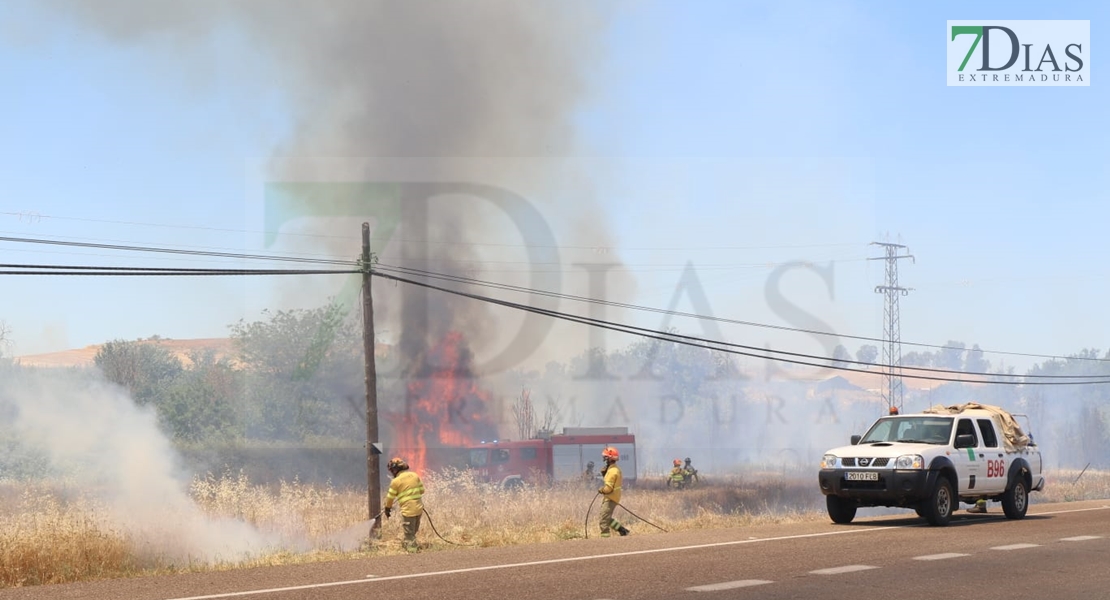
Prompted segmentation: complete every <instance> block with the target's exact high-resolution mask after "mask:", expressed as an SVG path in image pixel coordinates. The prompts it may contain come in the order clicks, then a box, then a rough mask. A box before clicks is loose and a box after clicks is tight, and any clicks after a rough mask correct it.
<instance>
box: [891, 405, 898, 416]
mask: <svg viewBox="0 0 1110 600" xmlns="http://www.w3.org/2000/svg"><path fill="white" fill-rule="evenodd" d="M890 414H892V415H896V414H898V407H897V406H893V405H892V406H891V407H890Z"/></svg>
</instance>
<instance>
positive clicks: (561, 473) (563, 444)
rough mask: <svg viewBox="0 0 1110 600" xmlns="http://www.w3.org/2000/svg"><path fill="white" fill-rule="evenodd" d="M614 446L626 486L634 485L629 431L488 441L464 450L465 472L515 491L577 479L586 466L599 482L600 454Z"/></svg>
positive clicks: (580, 430) (573, 431) (578, 430)
mask: <svg viewBox="0 0 1110 600" xmlns="http://www.w3.org/2000/svg"><path fill="white" fill-rule="evenodd" d="M606 446H613V447H615V448H616V449H617V451H618V452H620V455H621V458H620V462H619V463H617V464H618V465H619V466H620V468H621V473H622V474H623V475H624V481H625V482H629V483H630V482H634V481H635V480H636V436H635V435H633V434H631V433H629V432H628V428H627V427H564V428H563V432H562V433H552V432H550V431H543V432H540V433H539V434H538V435H537V437H536V438H535V439H531V440H520V441H507V440H490V441H487V442H482V443H480V444H478V445H475V446H471V447H470V448H467V449H466V466H467V467H468V468H470V469H472V470H474V471H475V472H476V473H477V474H478V476H479V477H480V478H481V479H483V480H485V481H488V482H490V483H497V484H499V485H501V486H503V487H506V488H511V487H517V486H520V485H522V484H524V483H540V482H544V481H568V480H575V479H581V478H582V477H583V474H584V473H585V472H586V466H587V463H589V462H593V463H594V465H595V468H594V474H595V477H598V478H600V474H601V468H602V466H604V463H603V462H602V460H601V450H602V449H603V448H605V447H606Z"/></svg>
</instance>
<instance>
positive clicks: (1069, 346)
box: [0, 1, 1110, 365]
mask: <svg viewBox="0 0 1110 600" xmlns="http://www.w3.org/2000/svg"><path fill="white" fill-rule="evenodd" d="M964 5H965V3H955V2H946V3H942V2H938V3H898V4H894V3H879V2H840V3H821V2H763V3H756V2H692V3H682V4H681V5H680V4H679V3H674V2H670V3H667V2H635V3H634V2H628V3H621V4H613V5H610V7H609V13H610V14H609V15H608V16H609V18H608V20H607V27H606V28H605V29H604V31H602V32H601V33H600V34H599V35H602V36H604V37H603V38H602V39H601V40H599V43H598V44H597V46H596V53H597V55H596V56H595V57H590V59H589V60H585V61H582V64H581V65H580V66H579V67H578V68H579V69H580V71H581V75H582V77H584V78H585V81H586V82H588V84H589V85H588V88H589V89H588V93H586V94H584V95H583V96H582V97H581V99H580V101H579V102H578V103H577V104H576V105H575V106H574V107H573V115H572V117H573V118H572V123H573V124H574V131H573V132H572V134H573V137H574V139H575V140H576V141H575V145H574V147H573V151H572V152H571V153H570V156H569V157H568V159H569V160H567V161H551V163H552V164H554V165H558V166H559V167H560V168H562V166H563V165H566V164H570V165H572V166H573V169H574V171H575V172H576V173H577V174H579V175H580V176H581V177H582V178H583V179H584V180H586V181H587V182H588V183H586V184H584V186H585V187H587V188H589V189H590V190H591V192H592V194H593V195H594V198H595V200H594V202H595V204H596V206H597V208H598V210H599V214H598V217H599V218H598V219H597V220H598V221H601V222H603V223H605V229H607V232H608V234H607V236H606V237H605V239H599V240H598V241H597V243H596V244H584V245H587V246H595V245H596V246H605V247H609V248H611V250H610V251H609V254H608V255H606V256H609V257H614V258H618V259H619V260H621V261H623V262H624V263H625V264H626V265H627V268H628V269H629V271H630V273H632V274H633V275H634V278H635V285H634V286H626V287H622V288H621V289H620V290H613V291H612V293H613V294H614V297H620V299H622V300H626V301H634V302H636V303H639V304H645V305H650V306H657V307H666V306H667V305H668V303H669V302H670V301H671V296H672V294H673V293H674V290H675V286H676V284H677V282H678V280H679V276H680V274H681V268H682V265H684V264H685V263H687V262H688V261H689V262H691V263H692V264H693V265H694V267H695V269H696V273H697V276H698V279H699V281H700V282H701V283H703V284H704V287H705V291H706V294H707V297H708V301H709V304H710V306H711V309H712V312H713V314H714V315H716V316H720V317H727V318H732V319H743V320H750V321H759V322H766V323H772V324H779V325H784V324H785V325H797V323H791V322H789V321H787V320H786V318H785V317H784V314H785V313H786V312H789V311H788V310H784V309H783V307H782V306H781V303H780V305H778V306H776V305H775V301H772V300H769V298H768V295H767V291H768V285H769V283H768V282H769V281H770V279H769V278H770V277H771V275H772V272H773V270H774V266H775V265H781V264H784V263H788V262H790V261H808V262H811V263H812V264H814V265H816V266H818V267H820V268H822V269H825V271H814V270H807V269H794V270H791V271H790V272H788V273H787V274H785V275H784V276H783V279H782V281H783V288H782V289H783V291H784V295H785V297H786V298H787V299H788V300H789V302H790V303H791V304H793V305H795V306H796V307H798V308H800V309H801V310H802V311H804V312H805V313H806V314H808V315H810V316H811V317H812V318H815V319H818V320H819V321H820V322H822V323H824V324H827V325H828V326H829V327H830V328H831V329H834V330H835V331H838V332H843V333H848V334H852V335H865V336H881V334H882V320H881V319H882V299H881V297H880V296H879V295H878V294H875V293H874V291H873V288H874V286H875V285H877V284H879V283H881V281H882V275H883V272H882V269H881V264H879V263H877V262H875V261H868V260H866V258H867V257H874V256H879V255H880V253H879V251H878V250H877V249H876V248H874V247H869V246H868V243H870V242H873V241H879V240H882V239H885V236H886V235H888V234H889V235H890V236H892V239H893V241H898V240H900V241H901V242H902V243H905V244H907V245H908V246H909V248H910V250H911V251H912V253H913V254H914V255H915V257H916V263H912V264H911V263H909V262H907V261H903V263H902V264H901V270H900V273H901V283H902V284H903V285H905V286H908V287H913V288H914V291H913V292H912V293H911V294H910V295H909V296H907V297H905V298H904V299H903V301H902V338H903V340H904V341H914V342H921V343H928V344H943V343H945V342H947V341H948V340H960V341H964V342H966V343H968V344H971V343H978V344H980V345H981V346H982V347H983V348H987V349H997V350H1007V351H1014V352H1027V353H1038V354H1067V353H1071V352H1075V351H1078V350H1080V349H1082V348H1087V347H1096V348H1101V349H1102V350H1104V351H1105V350H1106V348H1107V346H1110V344H1107V343H1106V339H1105V338H1106V336H1105V333H1104V332H1106V331H1107V330H1108V325H1110V313H1108V311H1106V310H1105V309H1104V308H1103V304H1104V302H1102V301H1101V298H1105V297H1106V295H1107V292H1108V291H1110V290H1108V285H1107V284H1108V279H1107V276H1108V275H1110V273H1108V272H1107V268H1106V266H1105V264H1104V261H1103V260H1102V254H1103V248H1104V245H1105V242H1104V241H1103V239H1102V237H1101V235H1100V234H1102V233H1103V229H1104V227H1105V223H1107V222H1108V221H1110V218H1108V217H1110V215H1108V214H1107V213H1108V211H1110V209H1108V208H1107V207H1108V206H1110V202H1107V198H1106V194H1107V191H1106V190H1107V189H1108V186H1107V183H1108V181H1107V173H1106V163H1107V158H1108V155H1107V150H1106V144H1105V142H1104V140H1105V139H1106V137H1107V133H1108V132H1107V121H1106V119H1107V117H1106V109H1105V108H1104V107H1106V106H1108V105H1110V102H1108V100H1110V98H1107V97H1106V93H1105V92H1104V91H1103V90H1102V88H1101V86H1100V83H1099V81H1100V80H1099V74H1100V73H1101V71H1100V68H1099V67H1100V63H1099V62H1098V58H1097V56H1098V54H1097V52H1096V53H1095V55H1094V56H1095V58H1094V63H1093V65H1092V72H1093V73H1094V74H1093V78H1094V79H1093V82H1092V85H1091V86H1090V87H1080V88H1033V89H1029V88H1001V87H994V88H957V87H948V86H946V85H945V73H944V69H945V45H944V43H943V42H942V37H941V36H942V35H943V33H944V30H945V21H946V20H949V19H977V18H983V19H1084V20H1090V21H1091V37H1092V45H1095V46H1097V45H1098V43H1099V40H1101V39H1102V36H1101V32H1102V30H1101V27H1100V25H1101V23H1102V17H1104V16H1106V14H1107V12H1108V10H1110V9H1108V8H1107V7H1106V6H1105V5H1104V4H1102V3H1096V2H1060V3H1054V4H1052V5H1045V4H1044V3H1034V2H1020V3H1015V2H981V3H977V4H976V5H975V8H974V10H969V9H967V8H966V7H965V6H964ZM212 22H213V23H215V25H213V26H212V27H211V28H210V29H208V30H206V31H204V32H203V35H188V36H183V40H182V39H176V38H173V37H172V36H161V35H153V36H150V37H148V38H146V39H144V40H143V41H141V42H135V41H126V40H124V41H121V40H118V39H112V38H108V37H105V36H103V35H99V34H98V33H97V32H96V31H95V28H93V27H89V26H86V25H83V24H80V23H77V22H73V21H70V20H67V19H63V18H61V17H59V16H58V15H57V14H56V13H47V12H44V9H40V8H39V7H38V5H36V4H35V3H31V2H21V1H16V2H7V3H4V4H2V5H0V79H2V80H3V81H4V82H5V85H4V88H5V91H6V93H5V94H3V95H2V96H0V115H3V116H2V117H0V136H2V137H3V139H4V140H5V143H4V144H2V145H0V198H2V200H0V232H3V233H0V235H12V236H14V235H18V236H38V237H47V238H65V239H80V240H82V241H97V242H110V243H120V242H123V243H129V244H151V245H160V246H174V247H190V248H219V249H223V250H232V251H247V252H259V251H262V250H266V249H265V248H263V247H262V245H261V241H260V240H261V236H260V233H259V232H260V231H261V229H262V219H261V217H260V214H259V211H258V206H257V202H258V198H259V197H260V195H261V192H260V188H261V181H260V178H259V176H258V175H257V165H258V164H260V163H261V162H263V161H265V160H266V158H267V157H269V156H270V155H272V154H273V153H274V152H275V149H276V148H279V147H281V146H282V144H285V143H287V142H288V141H289V139H290V136H291V132H293V131H294V130H296V128H297V127H298V126H302V125H303V124H304V123H303V122H302V119H303V118H304V115H303V114H295V113H294V111H293V109H292V108H291V104H292V103H293V101H294V100H293V97H294V96H295V94H294V93H293V92H291V91H290V89H289V88H288V87H284V86H283V82H284V80H283V79H282V78H281V76H280V69H279V68H278V66H277V64H276V62H275V61H276V60H277V59H276V58H275V57H274V56H270V55H268V54H267V53H266V51H265V46H264V45H258V44H255V43H252V41H251V40H250V39H249V38H248V37H247V36H246V35H244V34H243V32H242V31H239V30H237V29H236V26H235V22H230V21H229V22H227V23H225V22H223V21H220V20H219V19H213V20H212ZM183 44H191V45H192V48H191V49H190V51H189V52H190V53H191V56H192V59H191V60H177V59H176V58H177V57H176V54H177V53H178V52H179V51H180V48H181V45H183ZM198 56H199V57H203V58H206V59H207V60H199V59H196V57H198ZM444 93H445V94H449V90H444ZM491 93H494V91H492V90H491ZM325 96H326V94H325ZM381 151H382V152H383V154H384V155H388V152H389V149H381ZM540 164H541V165H542V164H543V162H542V161H541V163H540ZM562 193H568V194H569V193H570V192H567V191H564V192H562ZM552 196H553V197H555V198H559V192H552ZM559 206H560V203H559V202H558V201H557V202H553V203H549V204H546V205H545V210H546V211H547V212H546V213H545V214H546V216H547V217H548V218H549V220H550V221H551V223H553V224H554V227H555V229H556V236H557V237H558V238H559V239H561V240H564V239H570V238H572V237H575V236H573V235H572V232H571V231H570V230H569V229H567V228H569V227H573V225H572V224H573V222H574V220H575V219H574V216H572V215H567V214H560V213H559V209H558V207H559ZM35 215H46V216H47V217H48V218H40V217H36V216H35ZM338 231H339V230H338V229H336V230H333V231H332V233H333V234H334V235H341V236H346V233H345V232H344V233H342V234H340V233H336V232H338ZM899 236H900V237H899ZM580 237H581V236H579V237H576V238H575V239H576V241H575V243H574V244H570V243H568V244H567V246H568V247H566V248H561V249H560V255H559V256H560V260H562V261H563V262H564V263H565V264H567V265H569V264H570V263H573V262H575V261H582V260H594V259H597V257H598V253H597V252H596V251H593V252H591V251H589V250H578V249H576V248H571V247H570V246H578V245H583V244H580V243H579V242H581V241H582V240H581V239H579V238H580ZM489 241H490V242H497V241H498V240H495V239H490V240H489ZM502 241H504V243H506V244H510V245H511V244H515V243H519V242H518V241H517V240H516V238H514V237H513V236H512V235H510V234H506V237H505V239H504V240H502ZM587 241H588V240H587ZM288 243H289V244H290V245H289V246H288V248H296V249H298V251H302V252H307V251H309V250H307V249H306V248H305V247H303V246H298V245H297V243H296V242H295V241H292V242H288ZM349 243H350V246H351V253H352V254H353V253H356V252H357V251H358V231H357V228H354V227H352V228H350V241H349ZM270 250H273V249H270ZM0 252H2V253H3V256H4V261H3V262H15V263H31V262H44V263H58V264H60V263H66V262H70V263H72V262H82V263H86V264H88V263H94V262H95V263H98V264H104V263H114V264H129V265H147V264H160V265H167V266H187V265H195V266H211V265H212V264H221V263H211V264H209V263H198V262H197V261H196V260H195V259H191V260H189V261H182V260H178V261H177V262H176V263H175V262H174V261H169V260H167V259H166V258H164V257H163V258H157V259H153V258H149V257H142V256H135V257H131V256H125V257H121V256H120V255H107V253H104V252H96V253H91V255H90V253H88V252H79V251H74V250H63V249H60V248H49V247H39V246H27V245H22V244H7V243H2V244H0ZM834 260H835V261H837V262H835V263H833V264H832V266H830V261H834ZM178 263H180V264H178ZM759 265H763V266H759ZM566 268H567V269H568V270H570V267H569V266H567V267H566ZM821 273H824V275H821ZM485 277H487V278H496V273H495V272H493V271H490V272H488V273H487V274H486V275H485ZM823 277H824V278H823ZM137 279H138V280H130V279H91V278H90V279H85V278H75V279H70V278H30V277H27V278H22V277H20V278H14V277H6V278H5V279H4V281H3V285H4V293H3V295H2V297H0V320H3V321H5V322H6V323H7V324H8V325H9V327H10V328H11V329H12V338H13V342H14V344H15V349H14V350H15V353H16V354H33V353H36V352H46V351H54V350H59V349H64V348H70V347H80V346H84V345H88V344H95V343H101V342H103V341H106V340H108V339H115V338H124V339H133V338H136V337H140V336H143V337H145V336H149V335H152V334H159V335H163V336H168V337H175V338H190V337H215V336H222V335H224V334H226V332H227V325H229V324H230V323H232V322H234V321H235V320H237V319H239V318H242V317H246V318H253V317H255V316H257V315H258V311H259V310H261V309H262V308H271V309H278V308H283V307H288V306H289V305H290V303H294V304H295V303H296V302H300V301H303V298H302V297H300V296H297V295H296V294H293V293H291V291H290V286H293V287H319V288H320V289H322V290H325V291H329V292H335V291H336V289H338V288H339V287H341V285H340V284H339V283H336V282H334V281H330V282H327V283H320V284H317V283H308V284H305V283H303V282H301V283H296V284H290V283H287V282H272V281H255V280H251V281H238V280H231V279H226V280H218V281H215V280H211V281H208V280H206V281H197V280H193V279H170V278H165V279H163V278H159V279H148V278H137ZM312 281H313V282H315V281H317V280H312ZM830 288H831V293H830ZM294 298H295V299H294ZM563 308H565V309H567V310H574V311H578V310H579V309H580V307H577V306H573V305H566V306H564V307H563ZM678 308H679V309H680V310H693V309H694V308H695V307H694V306H693V304H692V303H691V302H690V300H689V299H688V298H684V299H683V300H682V301H681V302H680V303H679V305H678ZM794 314H797V313H796V311H795V313H794ZM628 318H629V319H636V320H637V321H638V322H639V323H642V324H645V325H658V324H659V320H660V318H659V317H658V315H654V316H636V315H629V316H628ZM674 325H676V326H679V327H681V328H684V329H689V330H692V331H699V329H698V327H699V326H698V325H697V324H696V323H689V322H683V321H681V320H677V321H675V323H674ZM724 334H725V335H726V336H728V337H729V339H731V340H734V341H740V342H743V343H753V344H758V345H763V344H765V343H770V344H774V345H775V346H776V347H783V348H790V349H797V350H802V351H815V352H816V353H822V347H821V346H820V345H819V344H817V342H816V340H814V339H812V338H808V337H806V336H801V337H799V336H786V335H781V334H774V335H773V334H772V333H771V332H768V331H765V330H758V329H755V330H753V329H751V328H739V327H735V328H729V327H726V328H724ZM625 342H627V339H617V338H614V339H613V340H612V343H613V344H614V345H618V344H621V343H625ZM847 345H848V346H849V348H851V349H852V350H854V349H855V348H856V346H858V343H857V342H849V343H847ZM907 350H908V348H907ZM988 358H990V359H991V360H992V361H993V362H996V363H997V362H998V361H999V360H1004V361H1005V362H1006V363H1007V364H1019V365H1020V364H1024V363H1023V359H1019V358H1017V357H1001V356H988ZM1026 362H1027V361H1026Z"/></svg>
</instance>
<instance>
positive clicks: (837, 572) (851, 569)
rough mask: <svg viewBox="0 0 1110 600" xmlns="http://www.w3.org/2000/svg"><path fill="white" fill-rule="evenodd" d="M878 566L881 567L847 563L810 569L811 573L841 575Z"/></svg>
mask: <svg viewBox="0 0 1110 600" xmlns="http://www.w3.org/2000/svg"><path fill="white" fill-rule="evenodd" d="M878 568H879V567H872V566H870V565H847V566H844V567H832V568H831V569H817V570H816V571H810V573H811V574H813V575H840V574H841V573H855V572H856V571H866V570H868V569H878Z"/></svg>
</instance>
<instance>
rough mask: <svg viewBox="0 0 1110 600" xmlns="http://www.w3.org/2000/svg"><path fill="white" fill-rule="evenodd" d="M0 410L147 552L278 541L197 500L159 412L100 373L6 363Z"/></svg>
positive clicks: (50, 465)
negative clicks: (215, 514) (212, 513)
mask: <svg viewBox="0 0 1110 600" xmlns="http://www.w3.org/2000/svg"><path fill="white" fill-rule="evenodd" d="M3 374H4V377H3V379H2V380H0V414H3V415H4V417H5V423H4V425H5V429H6V430H7V432H8V434H9V435H8V436H6V437H7V438H8V439H9V440H14V441H15V442H16V443H17V446H18V447H19V449H20V451H21V452H24V453H27V454H31V455H37V456H40V457H42V458H43V459H44V461H45V469H46V471H47V474H49V475H50V476H51V477H54V478H60V479H61V480H64V481H66V482H72V483H73V484H74V485H75V486H76V487H77V489H79V490H81V492H82V494H84V495H87V496H89V497H92V498H96V499H97V500H99V501H100V502H101V503H102V504H103V506H104V507H105V509H106V511H107V513H108V514H107V518H108V519H109V520H110V523H108V525H109V526H110V527H111V528H112V529H113V530H118V531H122V532H124V533H125V534H126V535H127V536H128V537H129V539H131V540H132V541H133V542H134V543H135V544H136V546H137V547H136V551H137V552H138V553H139V554H140V555H142V556H149V557H163V558H168V559H170V560H175V561H188V560H200V561H213V560H236V559H241V558H246V557H249V556H250V555H253V554H255V553H259V552H262V551H264V550H266V549H267V548H268V547H272V546H274V545H276V542H277V540H271V539H267V538H266V536H264V535H263V534H261V533H260V532H258V531H257V530H255V529H254V528H253V527H252V526H250V525H249V524H247V523H245V522H242V521H236V520H231V519H213V518H211V517H209V516H207V515H205V514H203V513H202V511H201V510H200V509H199V508H198V507H197V506H196V505H195V504H194V503H193V502H192V500H191V499H190V498H189V495H188V493H187V491H186V489H185V485H186V483H185V481H187V476H186V475H185V474H184V473H183V471H182V470H181V469H180V466H179V464H178V459H177V455H176V453H175V452H174V451H173V448H172V447H171V446H170V443H169V440H168V439H167V438H166V436H165V435H164V434H163V433H162V432H161V431H160V430H159V428H158V423H157V418H156V416H155V414H154V412H153V411H152V410H149V409H145V408H140V407H137V406H136V405H135V403H134V402H133V401H132V400H131V398H130V396H129V395H128V394H127V392H126V390H124V389H122V388H120V387H118V386H115V385H113V384H111V383H107V382H105V381H104V380H103V379H101V378H100V377H99V376H94V375H92V374H80V373H68V374H59V373H55V372H49V371H38V370H34V369H6V370H4V373H3Z"/></svg>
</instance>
